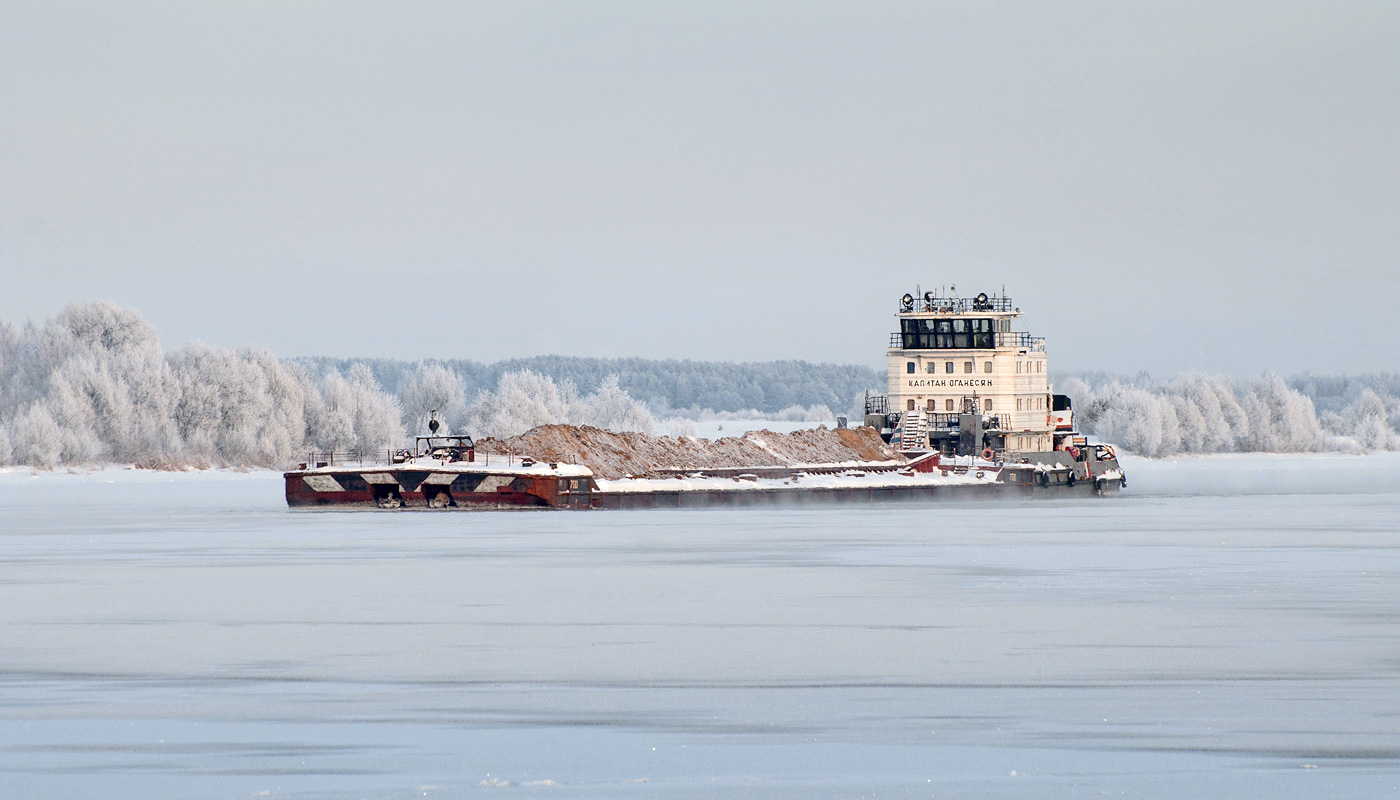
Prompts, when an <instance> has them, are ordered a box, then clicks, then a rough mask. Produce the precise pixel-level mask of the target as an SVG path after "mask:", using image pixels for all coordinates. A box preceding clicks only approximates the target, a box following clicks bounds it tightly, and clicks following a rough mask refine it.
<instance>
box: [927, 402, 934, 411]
mask: <svg viewBox="0 0 1400 800" xmlns="http://www.w3.org/2000/svg"><path fill="white" fill-rule="evenodd" d="M933 404H934V401H933V400H929V401H928V410H929V411H932V410H933V408H934V406H933Z"/></svg>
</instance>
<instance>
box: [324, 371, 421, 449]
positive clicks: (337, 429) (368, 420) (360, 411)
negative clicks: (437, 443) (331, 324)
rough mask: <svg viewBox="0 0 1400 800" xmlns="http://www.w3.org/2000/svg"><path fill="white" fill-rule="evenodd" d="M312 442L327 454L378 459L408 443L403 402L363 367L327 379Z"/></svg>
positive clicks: (329, 376) (332, 375) (331, 375)
mask: <svg viewBox="0 0 1400 800" xmlns="http://www.w3.org/2000/svg"><path fill="white" fill-rule="evenodd" d="M311 441H312V443H313V444H315V446H316V447H317V448H318V449H321V450H325V451H332V452H333V451H346V450H357V451H359V452H361V453H364V454H367V455H374V454H378V453H381V452H383V451H385V450H389V449H393V448H395V447H398V446H400V445H401V444H402V443H403V441H404V431H403V421H402V412H401V410H400V408H399V402H398V400H397V399H395V398H394V397H392V396H390V395H389V394H388V393H386V392H385V391H384V390H383V388H382V387H380V385H379V382H378V381H376V380H375V379H374V374H373V373H371V372H370V371H369V369H368V368H367V367H365V366H364V365H363V364H357V365H355V366H354V367H351V369H350V376H349V379H346V378H344V377H341V375H340V373H338V372H336V373H331V374H330V375H328V376H326V379H325V381H324V382H323V383H322V385H321V390H320V402H319V403H318V404H317V408H316V411H315V413H314V414H313V419H312V422H311Z"/></svg>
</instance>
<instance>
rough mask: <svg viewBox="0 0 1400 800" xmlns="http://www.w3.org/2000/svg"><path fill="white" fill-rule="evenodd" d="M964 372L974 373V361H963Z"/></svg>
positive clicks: (966, 373) (967, 373)
mask: <svg viewBox="0 0 1400 800" xmlns="http://www.w3.org/2000/svg"><path fill="white" fill-rule="evenodd" d="M963 374H964V375H971V374H972V362H971V361H964V362H963Z"/></svg>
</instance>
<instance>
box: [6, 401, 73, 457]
mask: <svg viewBox="0 0 1400 800" xmlns="http://www.w3.org/2000/svg"><path fill="white" fill-rule="evenodd" d="M10 430H11V433H12V436H11V446H12V448H13V451H14V459H15V461H16V462H17V463H20V464H28V465H30V466H34V467H42V468H44V469H53V468H54V467H55V466H57V465H58V460H59V457H60V456H61V455H62V453H63V432H62V431H61V430H60V429H59V427H58V423H57V422H55V421H54V418H53V415H52V414H50V413H49V410H48V408H47V407H45V405H44V403H42V402H39V403H34V404H32V405H29V406H26V407H25V408H23V409H22V410H21V411H20V412H19V414H18V415H16V416H15V418H14V420H13V421H12V422H11V423H10Z"/></svg>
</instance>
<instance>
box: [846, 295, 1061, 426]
mask: <svg viewBox="0 0 1400 800" xmlns="http://www.w3.org/2000/svg"><path fill="white" fill-rule="evenodd" d="M1020 316H1021V310H1020V309H1019V308H1016V307H1015V306H1013V305H1012V302H1011V298H1010V297H1007V296H1005V295H987V294H985V293H983V294H978V295H976V296H975V297H959V296H957V293H956V291H949V292H946V293H945V292H942V291H933V292H923V293H918V294H906V295H904V296H903V297H902V298H900V303H899V310H898V312H897V313H896V314H895V317H896V319H898V321H899V330H898V331H897V332H895V333H892V334H891V335H890V343H889V349H888V351H887V353H886V365H887V382H888V393H887V394H886V396H885V398H883V399H881V398H876V400H877V402H876V403H874V404H872V407H870V408H867V414H876V415H878V414H879V413H884V414H885V415H886V418H887V419H888V420H889V422H888V423H887V425H889V426H890V427H892V428H897V432H898V436H899V438H900V441H899V442H898V443H899V444H900V445H901V446H902V447H904V448H905V449H924V448H932V449H936V450H943V451H945V452H950V453H951V452H963V453H979V452H982V451H983V450H984V449H987V448H990V449H992V450H994V451H998V452H1003V451H1008V452H1021V453H1037V452H1048V451H1051V450H1054V449H1056V444H1057V442H1056V440H1057V431H1059V432H1066V433H1067V432H1068V431H1069V430H1070V429H1071V428H1072V420H1071V419H1070V411H1069V403H1068V399H1067V398H1057V397H1055V396H1054V395H1053V394H1052V393H1051V386H1050V382H1049V368H1048V365H1047V363H1046V353H1045V340H1044V339H1043V338H1041V337H1037V336H1031V335H1030V334H1029V333H1025V332H1021V331H1016V330H1013V327H1014V325H1015V321H1016V320H1017V319H1018V318H1019V317H1020ZM881 405H883V406H884V407H883V408H881V407H879V406H881Z"/></svg>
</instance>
